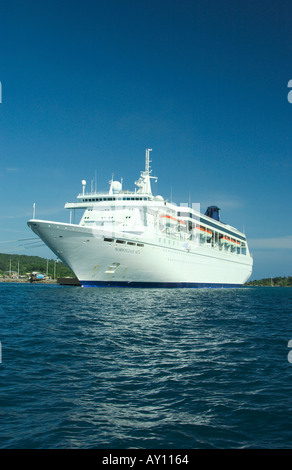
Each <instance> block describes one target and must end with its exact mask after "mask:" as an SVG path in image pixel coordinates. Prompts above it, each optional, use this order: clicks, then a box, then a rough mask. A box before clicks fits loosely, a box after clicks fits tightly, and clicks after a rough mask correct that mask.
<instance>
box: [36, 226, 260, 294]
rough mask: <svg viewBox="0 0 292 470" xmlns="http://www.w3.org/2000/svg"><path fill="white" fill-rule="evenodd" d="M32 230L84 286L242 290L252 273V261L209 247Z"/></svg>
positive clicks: (79, 229)
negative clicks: (224, 288)
mask: <svg viewBox="0 0 292 470" xmlns="http://www.w3.org/2000/svg"><path fill="white" fill-rule="evenodd" d="M28 225H29V226H30V228H31V229H32V230H33V231H34V232H35V233H36V234H37V235H38V236H39V237H40V238H41V239H42V240H43V241H44V243H45V244H46V245H47V246H48V247H49V248H50V249H51V250H52V251H53V252H54V253H55V254H56V256H57V257H58V258H59V259H61V260H62V261H63V262H64V263H65V264H67V266H69V267H70V268H71V269H72V271H73V272H74V273H75V275H76V277H77V278H78V279H79V281H80V282H81V285H82V286H121V287H122V286H128V287H238V286H241V285H242V284H244V283H245V282H246V281H247V279H248V278H249V277H250V275H251V272H252V258H251V257H250V256H246V255H243V254H234V253H230V252H228V251H226V252H225V251H224V250H221V251H220V250H214V249H212V248H211V246H207V245H200V244H197V245H196V244H189V243H187V242H185V241H183V240H174V239H170V238H167V237H163V236H161V237H159V238H158V237H147V236H144V237H143V238H142V237H141V236H139V235H133V236H131V235H130V234H129V233H127V234H123V233H118V232H115V233H113V232H111V231H106V230H101V229H98V230H97V229H94V228H91V227H84V226H81V225H75V224H65V223H58V222H50V221H43V220H36V219H32V220H30V221H29V222H28Z"/></svg>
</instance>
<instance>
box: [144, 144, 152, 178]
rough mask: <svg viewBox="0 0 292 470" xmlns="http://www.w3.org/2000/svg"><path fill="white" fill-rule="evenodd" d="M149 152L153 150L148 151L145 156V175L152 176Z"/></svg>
mask: <svg viewBox="0 0 292 470" xmlns="http://www.w3.org/2000/svg"><path fill="white" fill-rule="evenodd" d="M149 152H152V149H146V156H145V173H146V175H149V174H150V171H149V169H150V165H149V163H150V161H151V160H150V158H149Z"/></svg>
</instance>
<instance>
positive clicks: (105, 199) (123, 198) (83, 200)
mask: <svg viewBox="0 0 292 470" xmlns="http://www.w3.org/2000/svg"><path fill="white" fill-rule="evenodd" d="M148 200H149V198H148V197H93V198H84V199H82V202H100V201H148Z"/></svg>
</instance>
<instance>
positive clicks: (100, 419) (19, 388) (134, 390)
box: [0, 283, 292, 449]
mask: <svg viewBox="0 0 292 470" xmlns="http://www.w3.org/2000/svg"><path fill="white" fill-rule="evenodd" d="M0 299H1V305H0V319H1V329H0V343H1V363H0V419H1V421H0V448H1V449H288V448H289V449H290V448H291V447H292V439H291V437H292V427H291V423H292V420H291V418H292V412H291V408H292V406H291V405H292V363H291V362H290V361H289V351H290V350H291V349H289V347H288V342H289V340H290V339H292V289H291V288H280V287H279V288H278V287H274V288H273V287H258V288H255V287H251V288H241V289H235V288H231V289H127V288H80V287H73V286H59V285H49V284H24V283H23V284H20V283H19V284H17V283H0Z"/></svg>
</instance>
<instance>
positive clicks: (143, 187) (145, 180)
mask: <svg viewBox="0 0 292 470" xmlns="http://www.w3.org/2000/svg"><path fill="white" fill-rule="evenodd" d="M151 151H152V149H146V154H145V171H141V176H140V178H139V180H138V181H136V183H135V184H136V186H138V188H139V189H138V193H143V194H152V191H151V184H150V178H155V179H156V177H155V176H150V173H151V171H152V170H150V161H151V160H150V155H149V153H150V152H151Z"/></svg>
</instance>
